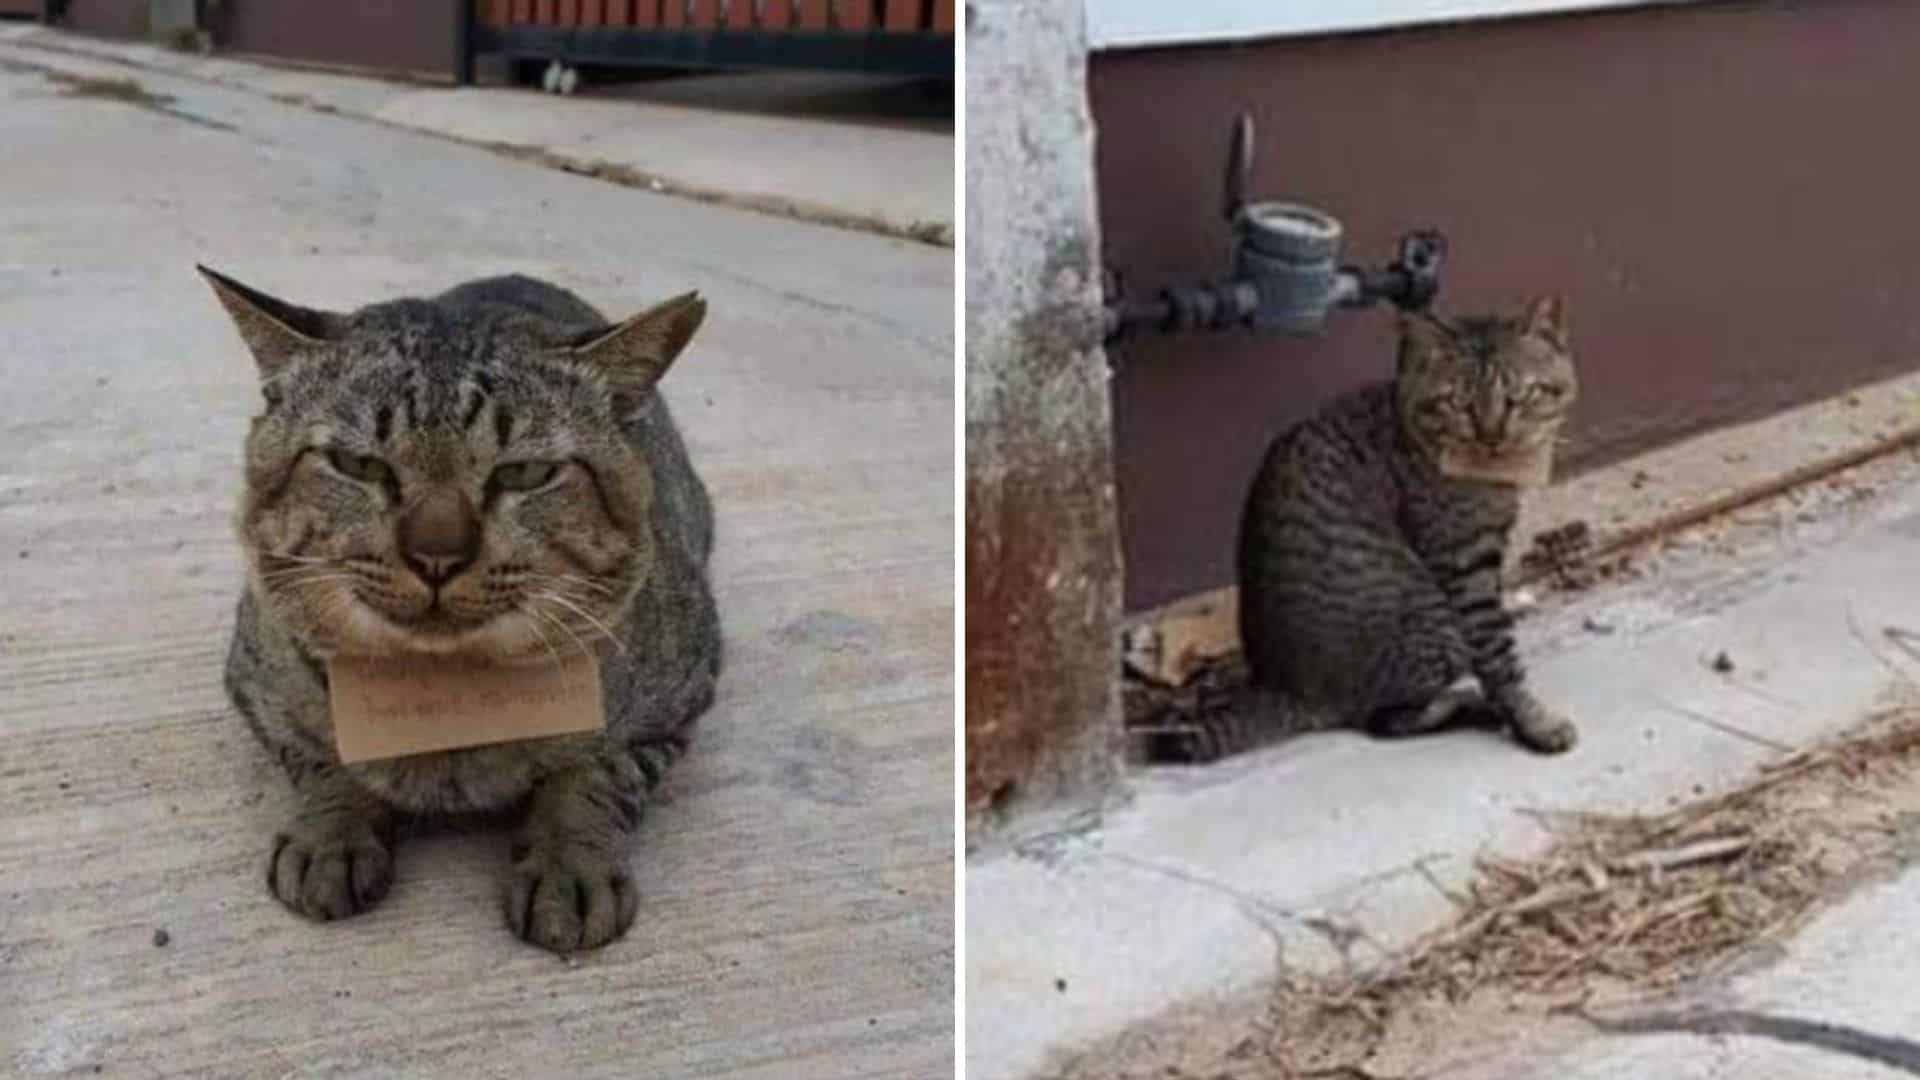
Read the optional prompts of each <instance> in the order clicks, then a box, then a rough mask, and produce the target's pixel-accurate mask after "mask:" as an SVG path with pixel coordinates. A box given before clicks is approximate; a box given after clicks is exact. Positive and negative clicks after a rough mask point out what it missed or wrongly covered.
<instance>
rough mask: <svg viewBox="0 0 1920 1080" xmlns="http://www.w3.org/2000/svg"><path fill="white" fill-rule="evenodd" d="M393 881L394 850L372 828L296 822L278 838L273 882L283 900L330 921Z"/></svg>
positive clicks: (270, 867) (368, 903) (376, 897)
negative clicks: (315, 826)
mask: <svg viewBox="0 0 1920 1080" xmlns="http://www.w3.org/2000/svg"><path fill="white" fill-rule="evenodd" d="M392 885H393V852H392V850H391V849H390V848H389V847H388V845H387V844H386V842H385V841H383V840H381V838H380V837H379V836H378V835H377V834H376V833H375V832H374V830H372V829H371V828H350V829H347V830H344V831H341V830H327V829H312V828H306V827H303V826H302V825H300V824H299V823H296V824H295V825H294V826H293V828H292V829H291V830H290V831H288V832H283V833H281V834H280V835H278V836H276V837H274V839H273V854H272V855H271V856H269V857H268V859H267V888H268V889H270V890H272V892H273V895H274V896H276V897H278V898H279V900H280V902H281V903H283V904H285V905H287V906H288V907H290V908H292V909H293V910H294V911H297V912H299V913H300V914H302V915H305V916H306V917H308V918H310V919H319V920H320V921H322V922H326V921H328V920H331V919H344V918H346V917H347V916H349V915H358V914H360V913H361V912H363V911H366V910H367V909H368V908H371V907H372V906H373V905H375V904H377V903H379V902H380V900H381V899H382V898H383V897H385V896H386V895H387V890H388V888H390V887H391V886H392Z"/></svg>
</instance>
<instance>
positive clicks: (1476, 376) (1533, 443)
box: [1396, 298, 1579, 463]
mask: <svg viewBox="0 0 1920 1080" xmlns="http://www.w3.org/2000/svg"><path fill="white" fill-rule="evenodd" d="M1396 395H1397V398H1398V401H1399V407H1400V416H1401V421H1402V423H1403V424H1404V425H1405V426H1406V429H1407V431H1408V433H1409V434H1411V435H1412V436H1413V439H1414V441H1415V443H1417V444H1418V445H1419V446H1420V447H1421V448H1422V449H1423V450H1425V451H1426V452H1427V453H1428V454H1430V455H1432V456H1433V458H1434V459H1435V460H1437V461H1438V460H1452V459H1460V460H1475V461H1485V462H1490V463H1498V462H1501V461H1508V460H1516V459H1520V458H1524V457H1528V456H1531V455H1538V454H1550V453H1551V450H1552V447H1553V444H1554V441H1555V440H1556V439H1557V438H1558V437H1559V433H1560V427H1561V425H1562V424H1563V423H1564V422H1565V420H1566V418H1567V415H1568V413H1569V411H1570V410H1571V409H1572V407H1573V402H1574V399H1575V398H1576V397H1577V396H1578V395H1579V381H1578V379H1577V378H1576V377H1575V374H1574V368H1573V354H1572V352H1571V351H1570V350H1569V346H1568V343H1567V326H1566V311H1565V304H1564V303H1563V302H1562V301H1561V300H1559V299H1558V298H1546V299H1542V300H1539V301H1536V302H1535V303H1533V304H1532V305H1530V306H1529V307H1528V308H1527V309H1526V310H1525V311H1524V312H1521V313H1519V314H1517V315H1512V316H1495V317H1492V318H1481V319H1458V320H1455V321H1453V322H1451V323H1441V322H1437V321H1434V320H1430V319H1424V318H1412V319H1408V320H1406V321H1405V322H1404V323H1403V324H1402V326H1401V340H1400V365H1399V374H1398V378H1397V384H1396Z"/></svg>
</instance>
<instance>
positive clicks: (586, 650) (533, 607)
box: [523, 593, 593, 656]
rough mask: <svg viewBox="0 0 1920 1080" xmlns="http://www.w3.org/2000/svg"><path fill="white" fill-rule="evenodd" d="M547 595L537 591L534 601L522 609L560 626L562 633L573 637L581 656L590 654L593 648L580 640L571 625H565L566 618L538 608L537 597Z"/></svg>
mask: <svg viewBox="0 0 1920 1080" xmlns="http://www.w3.org/2000/svg"><path fill="white" fill-rule="evenodd" d="M547 595H548V594H546V593H538V594H536V595H535V602H534V603H531V604H528V605H527V606H526V607H525V608H524V609H523V610H526V611H529V612H531V613H533V614H534V615H535V616H536V617H538V618H540V619H541V620H542V621H544V622H547V623H550V624H552V625H554V626H557V627H559V628H560V631H561V633H564V634H566V635H567V636H568V637H570V638H572V639H573V643H574V644H575V645H576V646H578V647H579V649H580V652H581V655H583V656H584V655H589V654H591V653H592V652H593V648H592V647H591V646H589V645H588V644H587V643H586V642H585V641H583V640H581V638H580V635H579V634H576V633H574V632H573V627H571V626H568V625H567V623H566V620H564V619H561V618H560V617H558V616H556V615H554V614H552V613H551V612H548V611H543V610H541V608H540V604H539V603H538V600H539V599H540V598H541V597H545V596H547Z"/></svg>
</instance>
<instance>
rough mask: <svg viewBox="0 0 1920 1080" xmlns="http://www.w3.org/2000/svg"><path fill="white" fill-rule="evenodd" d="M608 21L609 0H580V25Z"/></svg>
mask: <svg viewBox="0 0 1920 1080" xmlns="http://www.w3.org/2000/svg"><path fill="white" fill-rule="evenodd" d="M606 21H607V0H580V25H581V26H599V25H601V24H602V23H604V22H606Z"/></svg>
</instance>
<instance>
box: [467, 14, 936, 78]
mask: <svg viewBox="0 0 1920 1080" xmlns="http://www.w3.org/2000/svg"><path fill="white" fill-rule="evenodd" d="M954 9H955V0H486V2H485V6H484V10H483V11H481V12H479V13H478V14H479V19H478V24H477V25H476V26H475V28H474V40H473V48H474V50H475V51H476V52H481V53H489V52H491V53H500V54H504V55H506V56H507V57H509V58H511V59H514V60H558V61H560V62H562V63H565V64H573V65H578V64H599V65H607V66H613V67H685V68H816V69H827V70H838V71H863V72H873V73H886V74H898V75H924V76H930V77H939V78H952V77H953V72H954V45H955V35H954Z"/></svg>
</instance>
